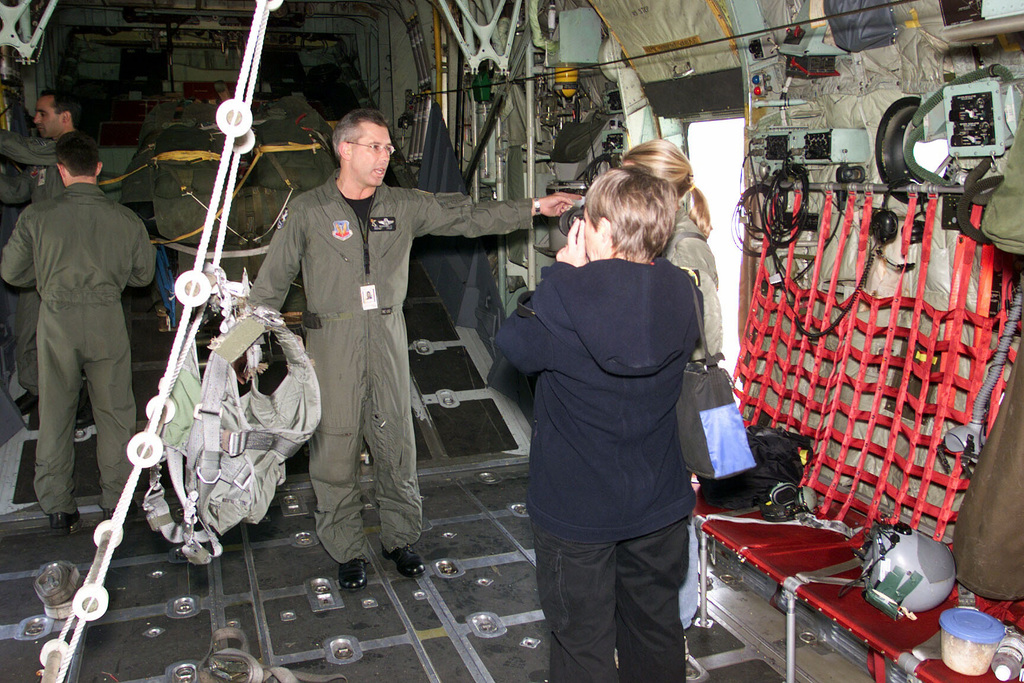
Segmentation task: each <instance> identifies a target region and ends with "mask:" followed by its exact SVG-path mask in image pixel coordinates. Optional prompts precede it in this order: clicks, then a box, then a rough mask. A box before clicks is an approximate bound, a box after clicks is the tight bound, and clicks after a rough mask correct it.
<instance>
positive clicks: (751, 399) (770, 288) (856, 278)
mask: <svg viewBox="0 0 1024 683" xmlns="http://www.w3.org/2000/svg"><path fill="white" fill-rule="evenodd" d="M858 199H861V198H859V197H858V196H857V195H856V194H855V193H853V192H851V193H849V194H848V196H847V197H846V203H845V207H844V208H843V211H842V214H841V216H839V218H840V219H841V222H840V227H839V228H838V229H837V230H836V231H835V233H836V234H833V235H830V232H831V225H832V202H833V197H832V193H831V192H828V193H826V196H825V201H824V204H823V207H822V211H821V219H820V223H819V226H818V230H817V233H818V234H817V244H816V245H813V244H807V243H801V242H800V241H798V240H793V241H792V242H791V243H789V244H788V246H786V247H785V249H778V248H776V249H773V248H772V247H771V245H770V244H769V240H767V239H766V240H764V247H763V249H762V251H761V257H760V262H759V266H758V271H757V276H756V279H755V283H754V288H753V298H752V302H751V307H750V314H749V316H748V318H747V323H746V330H745V333H744V338H743V342H742V349H741V351H740V359H739V362H738V364H737V366H736V378H737V385H738V386H740V387H741V391H740V394H741V408H742V410H743V414H744V418H745V419H746V422H747V424H756V425H762V426H772V427H778V428H782V429H786V430H789V431H793V432H799V433H800V434H802V435H804V436H808V437H810V438H811V439H812V440H813V454H812V461H811V462H810V463H809V466H808V468H807V470H806V474H805V477H804V479H805V481H804V483H805V484H807V485H809V486H811V487H813V488H814V490H815V491H816V492H817V493H818V494H819V499H820V507H819V510H820V511H830V512H829V513H828V516H830V517H832V518H835V519H840V520H842V519H845V517H846V515H847V513H849V512H850V511H851V510H853V511H856V512H858V513H860V514H863V515H865V516H866V517H867V522H868V524H870V523H872V522H874V521H880V520H881V521H889V520H895V519H901V520H903V521H905V522H907V523H908V524H910V525H911V526H912V527H914V528H920V529H921V530H922V531H924V532H926V533H929V534H932V535H933V537H934V538H936V539H941V538H943V537H944V536H945V535H946V534H947V533H951V532H952V525H953V524H954V523H955V521H956V515H957V510H958V508H959V506H960V501H961V498H962V496H963V493H964V491H965V490H966V489H967V485H968V481H969V480H968V479H967V478H966V476H965V473H964V468H963V465H964V463H963V462H961V458H955V457H954V458H948V457H946V456H945V454H944V451H942V450H940V448H939V447H940V444H941V442H942V439H943V435H944V434H945V433H946V431H947V430H949V429H950V428H952V427H954V426H957V425H966V424H968V423H969V422H970V421H971V418H972V408H973V404H974V401H975V397H976V396H977V395H978V392H979V389H981V388H982V385H983V384H984V383H985V378H986V371H987V367H986V365H987V363H988V362H989V361H990V360H991V359H992V357H993V355H994V354H995V349H996V344H997V341H998V339H999V335H1000V333H1001V332H1002V330H1003V328H1004V326H1006V325H1007V311H1006V309H1007V302H1009V301H1010V300H1011V299H1012V289H1013V280H1014V278H1013V274H1012V263H1011V261H1010V259H1009V257H1008V256H1007V255H1006V254H1004V253H1002V252H1000V251H998V250H996V249H995V248H994V247H992V246H991V245H986V246H982V247H981V248H980V249H979V248H978V246H977V245H976V243H975V242H974V241H973V240H971V239H970V238H967V237H965V236H963V235H960V236H958V237H955V238H954V237H952V235H955V234H956V233H949V232H943V231H941V229H939V230H937V229H936V214H937V206H938V198H937V197H936V196H935V195H929V196H927V197H926V198H924V199H923V201H925V202H926V204H925V207H924V208H925V210H924V222H923V230H922V225H921V224H920V221H916V222H915V217H916V215H917V214H918V206H917V203H918V201H919V199H918V196H917V195H915V194H910V195H909V206H908V211H907V218H906V220H905V222H904V224H903V230H902V240H901V242H899V243H896V244H893V245H890V246H889V248H888V249H887V250H885V251H883V250H882V248H881V247H880V246H878V245H876V244H875V243H874V240H873V239H872V237H871V211H872V204H873V201H874V198H873V197H872V196H871V195H870V194H867V195H864V196H863V197H862V199H863V201H861V202H858ZM858 203H859V204H860V207H859V209H858ZM980 208H981V207H976V209H978V210H980ZM858 213H859V217H858ZM979 218H980V215H979V214H978V213H976V214H975V216H974V219H975V222H977V221H978V219H979ZM855 223H856V225H855ZM912 237H913V240H912ZM834 241H835V242H837V244H832V242H834ZM912 241H913V243H912ZM950 242H955V246H954V245H950V246H948V247H946V248H944V247H943V245H946V244H947V243H950ZM936 245H937V246H936ZM936 249H938V250H939V251H936V258H935V259H934V260H932V259H931V257H932V254H933V251H935V250H936ZM950 254H951V255H952V258H949V256H950ZM814 255H820V256H818V257H814ZM801 257H802V258H801ZM811 257H814V258H813V262H812V263H810V264H808V262H807V259H808V258H811ZM894 257H895V258H894ZM899 259H901V260H899ZM844 263H845V264H847V267H846V269H845V271H846V272H845V277H841V275H840V273H841V271H843V270H844V268H843V264H844ZM850 265H853V272H854V275H853V277H852V278H851V277H850V270H851V268H850ZM872 265H874V267H875V270H874V271H872ZM809 270H810V271H811V273H810V277H809V278H807V272H808V271H809ZM798 271H802V272H799V274H797V275H794V273H797V272H798ZM869 272H874V273H875V274H876V276H877V273H879V272H881V273H883V277H885V278H888V286H887V287H880V288H878V289H885V290H886V291H889V292H892V295H891V296H885V297H876V296H872V295H870V294H868V293H867V292H866V291H864V289H865V282H866V281H867V280H868V279H869V278H868V275H869ZM794 280H796V281H794ZM894 281H895V282H894ZM801 282H804V283H805V284H801ZM813 283H817V286H814V285H813ZM854 284H855V286H853V285H854ZM869 289H870V288H869ZM1010 325H1011V326H1012V327H1013V328H1016V325H1017V321H1016V320H1012V321H1011V323H1010ZM823 332H824V333H823ZM1007 355H1008V356H1009V360H1010V361H1011V362H1012V360H1013V359H1014V358H1015V357H1016V349H1015V348H1013V349H1010V350H1009V353H1008V354H1007ZM1008 369H1009V365H1008V366H1007V370H1006V371H1004V372H1003V373H1000V375H999V377H998V380H997V381H995V382H994V387H993V390H992V396H991V402H990V405H991V406H992V410H991V411H990V412H989V414H988V415H987V419H986V420H985V422H984V427H985V432H986V433H987V431H988V430H989V429H990V428H991V426H992V423H993V422H994V421H995V417H996V408H995V407H996V406H998V405H999V399H1000V397H1001V396H1002V393H1003V390H1004V388H1005V378H1006V375H1007V374H1008ZM819 514H822V513H819Z"/></svg>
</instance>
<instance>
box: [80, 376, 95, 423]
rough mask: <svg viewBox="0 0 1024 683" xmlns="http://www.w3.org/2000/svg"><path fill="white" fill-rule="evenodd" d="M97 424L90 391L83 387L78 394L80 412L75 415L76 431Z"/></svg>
mask: <svg viewBox="0 0 1024 683" xmlns="http://www.w3.org/2000/svg"><path fill="white" fill-rule="evenodd" d="M94 424H96V421H95V420H94V419H93V417H92V401H90V400H89V391H88V390H87V389H86V388H85V386H84V385H83V386H82V391H81V392H80V393H79V394H78V412H77V413H76V414H75V429H85V428H86V427H91V426H92V425H94Z"/></svg>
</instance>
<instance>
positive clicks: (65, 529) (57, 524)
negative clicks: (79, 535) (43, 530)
mask: <svg viewBox="0 0 1024 683" xmlns="http://www.w3.org/2000/svg"><path fill="white" fill-rule="evenodd" d="M47 517H49V518H50V528H51V529H53V530H55V531H56V532H57V533H59V534H63V535H65V536H66V535H69V534H73V533H75V532H76V531H78V528H79V527H80V526H81V525H80V524H79V522H80V521H81V518H82V516H81V515H80V514H78V510H75V511H74V512H51V513H50V514H49V515H47Z"/></svg>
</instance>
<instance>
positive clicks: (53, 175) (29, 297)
mask: <svg viewBox="0 0 1024 683" xmlns="http://www.w3.org/2000/svg"><path fill="white" fill-rule="evenodd" d="M81 115H82V105H81V103H80V102H79V101H78V98H76V97H75V96H74V95H71V94H70V93H64V92H57V91H54V90H44V91H43V92H42V93H41V94H40V95H39V97H38V98H37V99H36V115H35V117H34V118H33V119H32V122H33V123H34V124H35V126H36V130H38V131H39V137H37V138H36V137H27V136H25V135H21V134H19V133H15V132H13V131H6V130H4V131H0V156H3V157H6V158H8V159H10V160H11V161H14V162H16V163H18V164H22V165H24V166H25V168H24V169H23V170H22V172H21V173H20V174H19V175H16V176H6V175H0V202H3V203H4V204H24V203H25V202H27V201H29V200H32V201H33V202H40V201H43V200H44V199H53V198H54V197H59V196H60V195H61V194H62V193H63V192H64V181H62V180H61V177H60V173H58V172H57V154H56V152H55V145H56V140H58V139H59V138H60V137H61V136H62V135H64V134H65V133H70V132H71V131H74V130H76V126H77V124H78V120H79V118H80V117H81ZM38 317H39V295H38V294H37V293H36V291H35V290H34V289H24V290H21V291H20V292H19V293H18V308H17V310H16V311H15V313H14V336H15V359H16V361H15V362H16V365H17V368H18V383H19V384H20V385H21V386H22V388H24V389H25V394H24V395H23V396H22V397H21V398H19V399H18V408H19V409H20V410H21V412H22V414H25V413H27V412H29V411H30V410H31V409H32V407H33V406H34V405H35V404H36V400H37V399H38V396H39V368H38V362H37V358H36V321H37V319H38Z"/></svg>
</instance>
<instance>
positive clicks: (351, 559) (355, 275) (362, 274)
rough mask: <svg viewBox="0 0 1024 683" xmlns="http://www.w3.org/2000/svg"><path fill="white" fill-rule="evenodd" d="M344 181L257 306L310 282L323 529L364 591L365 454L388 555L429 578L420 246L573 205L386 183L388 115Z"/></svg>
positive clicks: (352, 125)
mask: <svg viewBox="0 0 1024 683" xmlns="http://www.w3.org/2000/svg"><path fill="white" fill-rule="evenodd" d="M333 144H334V148H335V150H336V151H337V153H338V158H339V170H338V173H337V174H336V175H335V176H334V177H333V178H331V179H329V180H328V181H327V182H326V183H325V184H324V185H322V186H320V187H319V188H316V189H314V190H311V191H309V192H307V193H305V194H303V195H301V196H299V197H297V198H296V199H295V200H293V201H292V203H291V205H290V206H289V207H288V212H287V214H286V216H285V217H283V218H282V219H281V221H280V223H279V224H278V229H277V233H276V234H275V235H274V239H273V241H272V242H271V245H270V251H269V253H268V254H267V258H266V260H265V261H264V263H263V265H262V267H261V268H260V272H259V277H257V279H256V282H255V283H254V285H253V288H252V293H251V298H252V301H253V303H256V304H266V305H269V306H271V307H273V308H278V309H279V308H280V307H281V305H282V303H283V302H284V298H285V296H286V294H287V293H288V288H289V286H290V285H291V283H292V280H293V279H294V278H295V276H296V275H297V274H298V273H299V270H300V269H301V270H302V276H303V284H304V286H305V293H306V302H307V304H306V305H307V308H308V311H307V313H306V314H305V315H304V321H305V322H306V323H307V325H306V326H307V330H308V332H307V345H308V348H309V354H310V356H311V357H312V358H313V359H314V361H315V363H316V374H317V378H318V380H319V382H320V390H321V392H322V396H323V405H324V411H323V418H322V420H321V422H320V426H319V427H318V429H317V431H316V432H315V433H314V435H313V438H312V440H311V442H310V463H309V475H310V480H311V481H312V484H313V490H314V492H315V493H316V499H317V511H316V529H317V534H318V535H319V537H320V541H321V543H323V545H324V547H325V548H326V549H327V551H328V553H330V555H331V556H332V557H333V558H334V560H335V561H337V562H338V563H339V568H338V581H339V584H340V585H341V587H342V588H345V589H347V590H359V589H361V588H363V587H364V586H365V585H366V564H367V560H366V558H368V557H369V556H370V547H369V543H368V542H367V540H366V536H365V534H364V533H363V526H362V520H361V518H360V511H361V510H362V507H363V506H362V503H361V502H360V490H359V464H360V459H359V454H360V450H361V446H362V442H363V439H364V438H365V439H366V442H367V443H368V444H369V446H370V452H371V454H372V455H373V466H374V480H375V482H376V491H377V501H378V503H379V506H380V520H381V525H380V537H381V544H382V551H383V554H384V557H386V558H388V559H389V560H391V561H393V562H394V563H395V567H396V568H397V570H398V572H399V573H400V574H402V575H403V576H407V577H416V576H419V575H420V574H422V573H423V572H424V569H425V568H424V566H423V561H422V559H421V558H420V556H419V555H418V554H417V553H416V551H415V550H414V549H413V548H412V544H413V543H415V542H416V541H417V540H418V539H419V536H420V531H421V529H422V505H421V501H420V497H419V484H418V482H417V480H416V442H415V438H414V435H413V423H412V406H411V394H410V377H409V356H408V340H407V338H406V331H405V318H404V316H403V314H402V303H403V302H404V301H405V295H406V289H407V285H408V279H409V252H410V250H411V248H412V241H413V239H414V238H416V237H419V236H421V235H427V234H433V235H464V236H467V237H476V236H479V235H488V234H504V233H508V232H511V231H513V230H516V229H520V228H526V227H527V226H528V224H529V221H530V217H531V216H532V215H537V214H544V215H545V216H557V215H559V214H561V213H562V212H563V211H565V210H566V209H567V208H569V207H570V206H572V203H573V201H574V200H576V199H578V197H577V196H575V195H570V194H566V193H557V194H553V195H548V196H546V197H542V198H540V199H536V200H533V203H532V206H531V202H530V200H527V199H523V200H514V201H507V202H485V203H480V204H474V203H473V202H472V201H471V200H470V199H469V197H467V196H465V195H462V194H457V193H453V194H438V195H433V194H429V193H426V192H421V191H419V190H410V189H401V188H392V187H388V186H387V185H384V184H383V182H384V174H385V172H386V171H387V168H388V163H389V161H390V156H391V153H392V152H394V149H395V148H394V147H393V146H392V145H391V136H390V134H389V132H388V126H387V122H386V121H385V119H384V118H383V116H382V115H381V114H380V112H378V111H376V110H373V109H359V110H356V111H353V112H350V113H349V114H347V115H346V116H344V117H343V118H342V119H341V120H340V121H339V122H338V124H337V126H336V127H335V130H334V138H333Z"/></svg>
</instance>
